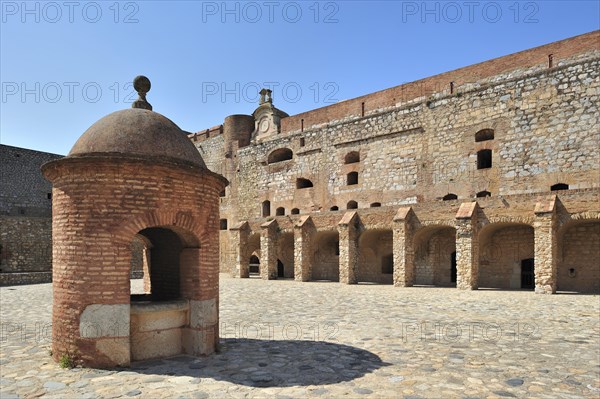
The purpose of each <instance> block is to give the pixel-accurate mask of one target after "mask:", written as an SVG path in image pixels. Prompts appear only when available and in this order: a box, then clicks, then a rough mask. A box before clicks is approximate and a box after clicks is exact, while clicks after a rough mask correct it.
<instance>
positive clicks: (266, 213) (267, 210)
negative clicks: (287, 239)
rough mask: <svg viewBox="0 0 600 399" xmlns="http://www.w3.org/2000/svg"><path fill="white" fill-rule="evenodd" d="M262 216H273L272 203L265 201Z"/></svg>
mask: <svg viewBox="0 0 600 399" xmlns="http://www.w3.org/2000/svg"><path fill="white" fill-rule="evenodd" d="M261 214H262V217H267V216H271V201H269V200H267V201H263V203H262V212H261Z"/></svg>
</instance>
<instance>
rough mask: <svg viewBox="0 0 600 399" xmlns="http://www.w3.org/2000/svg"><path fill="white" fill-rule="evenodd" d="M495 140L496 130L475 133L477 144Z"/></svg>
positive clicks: (483, 130)
mask: <svg viewBox="0 0 600 399" xmlns="http://www.w3.org/2000/svg"><path fill="white" fill-rule="evenodd" d="M493 139H494V130H493V129H481V130H480V131H478V132H477V133H475V142H476V143H479V142H480V141H487V140H493Z"/></svg>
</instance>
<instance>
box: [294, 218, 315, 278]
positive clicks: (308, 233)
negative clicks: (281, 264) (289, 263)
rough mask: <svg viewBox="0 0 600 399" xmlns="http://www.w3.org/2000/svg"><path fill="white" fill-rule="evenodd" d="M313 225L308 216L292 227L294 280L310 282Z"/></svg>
mask: <svg viewBox="0 0 600 399" xmlns="http://www.w3.org/2000/svg"><path fill="white" fill-rule="evenodd" d="M315 232H316V230H315V225H314V223H313V221H312V218H311V217H310V216H308V215H306V216H302V217H301V218H300V219H299V220H298V223H297V224H295V225H294V280H296V281H310V280H311V278H312V258H313V255H314V248H313V239H314V235H315Z"/></svg>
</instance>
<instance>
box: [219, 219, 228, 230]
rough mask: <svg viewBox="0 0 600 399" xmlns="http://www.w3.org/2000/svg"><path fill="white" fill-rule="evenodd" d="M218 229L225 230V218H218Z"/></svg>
mask: <svg viewBox="0 0 600 399" xmlns="http://www.w3.org/2000/svg"><path fill="white" fill-rule="evenodd" d="M219 230H227V219H219Z"/></svg>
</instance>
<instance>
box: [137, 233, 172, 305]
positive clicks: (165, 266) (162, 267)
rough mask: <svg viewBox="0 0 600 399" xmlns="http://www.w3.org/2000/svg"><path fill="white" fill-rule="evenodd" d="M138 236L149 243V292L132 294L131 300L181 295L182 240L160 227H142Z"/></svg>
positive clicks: (168, 297) (162, 298)
mask: <svg viewBox="0 0 600 399" xmlns="http://www.w3.org/2000/svg"><path fill="white" fill-rule="evenodd" d="M138 236H141V237H143V240H144V241H145V242H147V243H149V245H148V247H149V248H150V255H149V256H148V257H147V259H148V261H149V264H148V271H149V273H148V274H149V280H150V287H149V288H150V289H149V292H150V293H149V294H144V295H138V294H136V295H132V296H131V300H132V301H137V300H152V301H167V300H172V299H178V298H179V297H180V296H181V292H180V263H179V261H180V259H179V257H180V255H181V251H182V250H183V248H184V246H183V242H182V240H181V239H180V238H179V236H178V235H177V234H176V233H175V232H173V231H172V230H169V229H166V228H160V227H153V228H148V229H144V230H142V231H140V232H139V233H138ZM132 261H133V259H132Z"/></svg>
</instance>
